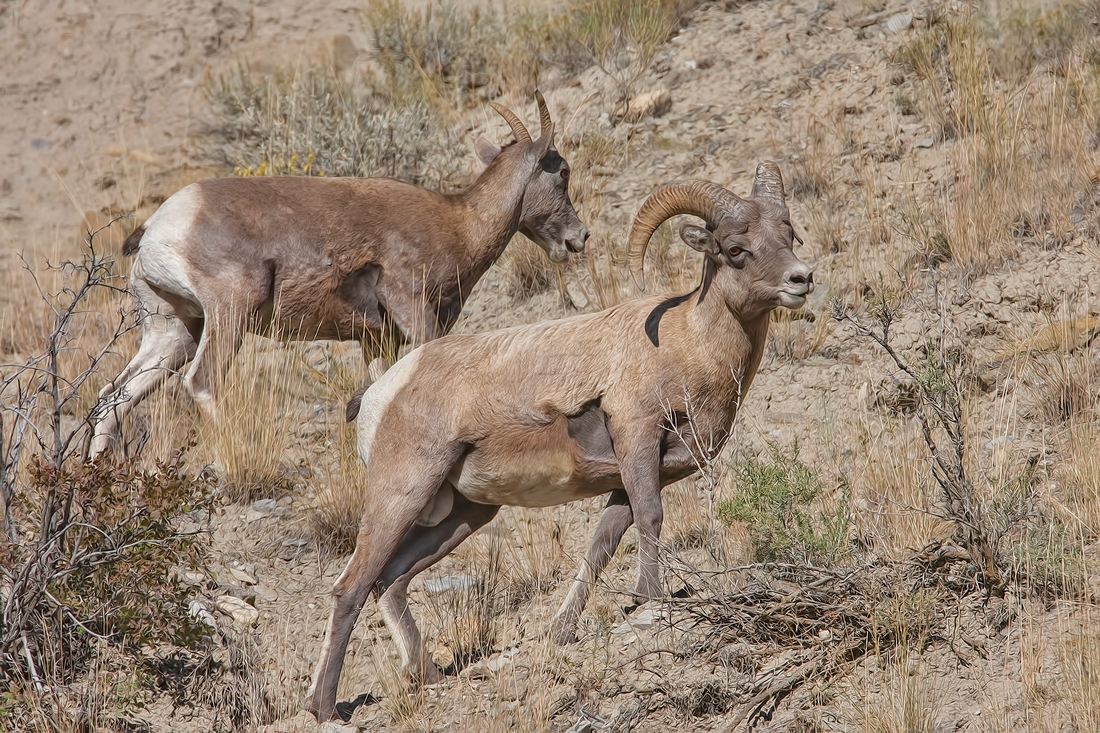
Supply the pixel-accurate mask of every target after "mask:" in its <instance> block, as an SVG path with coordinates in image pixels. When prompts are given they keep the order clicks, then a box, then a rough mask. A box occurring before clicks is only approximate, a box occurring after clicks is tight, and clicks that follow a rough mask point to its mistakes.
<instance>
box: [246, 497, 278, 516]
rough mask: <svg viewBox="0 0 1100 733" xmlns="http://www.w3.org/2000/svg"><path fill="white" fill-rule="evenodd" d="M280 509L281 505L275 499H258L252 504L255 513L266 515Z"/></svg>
mask: <svg viewBox="0 0 1100 733" xmlns="http://www.w3.org/2000/svg"><path fill="white" fill-rule="evenodd" d="M278 507H279V503H278V502H277V501H275V500H274V499H257V500H256V501H254V502H252V509H253V511H257V512H263V513H265V514H266V513H267V512H273V511H275V510H276V509H277V508H278Z"/></svg>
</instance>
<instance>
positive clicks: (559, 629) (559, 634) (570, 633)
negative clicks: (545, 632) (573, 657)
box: [550, 624, 580, 646]
mask: <svg viewBox="0 0 1100 733" xmlns="http://www.w3.org/2000/svg"><path fill="white" fill-rule="evenodd" d="M550 638H551V639H553V641H554V644H555V645H557V646H568V645H569V644H576V643H577V642H578V641H580V639H578V638H577V634H576V633H575V632H574V630H573V627H572V626H571V625H567V624H554V630H553V631H552V632H551V634H550Z"/></svg>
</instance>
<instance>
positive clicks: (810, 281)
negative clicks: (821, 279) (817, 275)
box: [806, 271, 814, 285]
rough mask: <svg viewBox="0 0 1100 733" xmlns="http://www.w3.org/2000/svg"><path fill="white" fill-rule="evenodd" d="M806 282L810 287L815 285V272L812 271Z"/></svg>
mask: <svg viewBox="0 0 1100 733" xmlns="http://www.w3.org/2000/svg"><path fill="white" fill-rule="evenodd" d="M806 282H807V283H808V284H809V285H813V284H814V273H813V271H811V272H810V274H809V275H808V276H807V277H806Z"/></svg>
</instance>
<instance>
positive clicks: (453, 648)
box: [431, 615, 489, 669]
mask: <svg viewBox="0 0 1100 733" xmlns="http://www.w3.org/2000/svg"><path fill="white" fill-rule="evenodd" d="M487 632H488V628H487V626H486V624H485V623H483V622H482V620H481V619H480V618H478V617H477V616H473V615H466V616H459V617H458V618H456V619H455V620H454V621H452V622H451V624H450V625H449V626H448V627H447V628H445V629H443V631H442V632H440V634H439V640H438V641H437V642H436V645H435V646H434V647H433V648H432V651H431V657H432V661H434V662H435V663H436V665H437V666H438V667H440V668H441V669H446V668H447V667H451V666H453V665H455V664H456V663H457V662H459V661H460V660H462V659H463V658H467V659H468V658H469V656H470V654H471V653H472V652H475V651H477V650H482V649H486V648H488V646H489V639H487V638H486V634H487ZM486 669H488V667H486Z"/></svg>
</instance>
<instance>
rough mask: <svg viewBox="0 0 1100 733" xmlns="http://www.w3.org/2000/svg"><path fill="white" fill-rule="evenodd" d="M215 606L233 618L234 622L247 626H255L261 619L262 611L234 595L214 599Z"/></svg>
mask: <svg viewBox="0 0 1100 733" xmlns="http://www.w3.org/2000/svg"><path fill="white" fill-rule="evenodd" d="M214 606H215V607H216V608H217V609H218V610H219V611H221V612H222V613H224V614H225V615H226V616H228V617H229V618H231V619H233V621H234V622H236V623H237V624H239V625H240V626H243V627H245V628H248V627H250V626H255V625H256V622H257V621H259V620H260V612H259V611H257V610H256V609H255V608H253V607H252V606H250V605H248V604H247V603H245V602H244V601H242V600H241V599H240V598H234V597H233V596H218V599H217V600H216V601H214Z"/></svg>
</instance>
